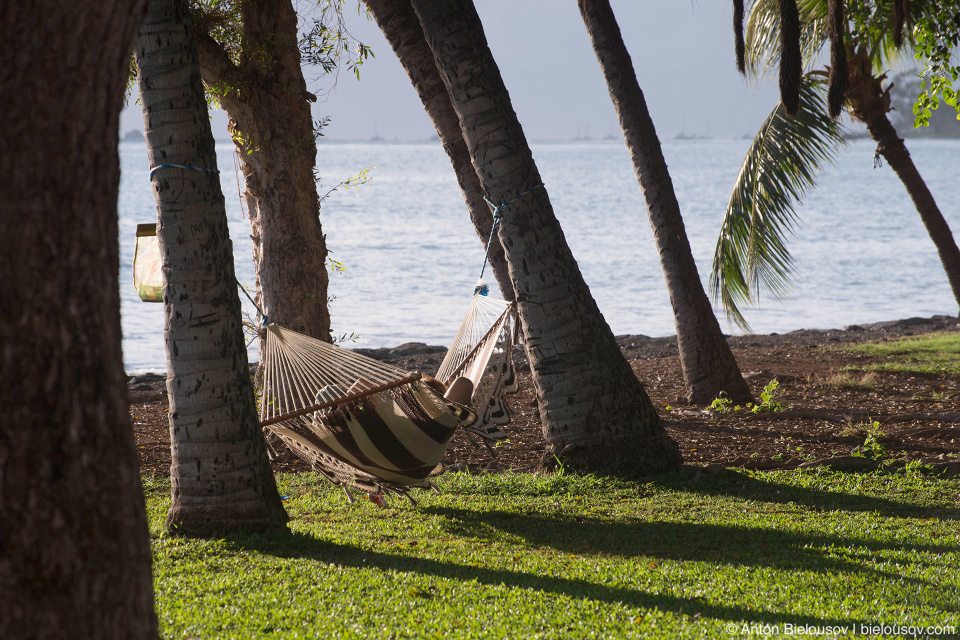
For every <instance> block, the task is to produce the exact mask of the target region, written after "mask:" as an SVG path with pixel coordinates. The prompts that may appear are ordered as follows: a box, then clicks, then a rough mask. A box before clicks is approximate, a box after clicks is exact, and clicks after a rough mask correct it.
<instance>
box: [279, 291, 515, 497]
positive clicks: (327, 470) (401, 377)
mask: <svg viewBox="0 0 960 640" xmlns="http://www.w3.org/2000/svg"><path fill="white" fill-rule="evenodd" d="M266 331H267V337H266V341H265V350H264V354H263V358H262V361H263V366H264V375H263V396H262V398H261V408H260V421H261V423H262V424H263V425H264V427H265V428H266V429H269V430H271V431H272V432H273V433H275V434H276V435H277V436H279V437H280V438H281V439H282V440H283V441H284V443H285V444H286V445H287V446H288V447H289V448H290V449H291V450H292V451H293V452H294V453H296V454H297V455H298V456H299V457H301V458H303V459H304V460H305V461H307V462H308V463H310V464H311V465H313V467H314V468H315V469H317V470H318V471H320V472H321V473H323V474H324V475H325V476H326V477H327V478H328V479H329V480H331V481H332V482H333V483H335V484H338V485H341V486H344V487H345V488H349V487H354V488H357V489H360V490H362V491H365V492H367V493H369V494H375V495H380V494H382V493H383V492H384V491H385V490H386V491H390V492H394V493H402V494H405V493H406V490H407V488H409V487H412V486H416V487H429V486H431V485H430V482H429V480H428V477H429V476H430V475H432V474H433V473H434V472H435V471H436V469H437V467H438V465H439V464H440V461H441V459H442V458H443V454H444V452H445V451H446V448H447V445H448V444H449V442H450V438H451V437H453V434H454V432H455V430H456V428H457V427H458V426H459V427H464V428H465V429H468V430H470V431H472V432H473V433H474V434H475V435H479V436H482V437H484V438H488V439H496V438H499V437H504V434H503V432H502V431H500V429H499V428H498V427H497V426H496V425H498V424H505V423H506V422H508V421H509V412H508V411H507V409H506V405H505V403H503V401H502V398H501V396H502V394H503V393H510V392H512V391H516V376H515V374H514V369H513V360H512V358H511V351H512V349H513V345H514V342H515V336H516V320H515V316H514V313H513V306H512V305H510V304H508V303H506V302H504V301H502V300H491V299H487V298H486V296H482V295H475V296H474V297H473V299H472V301H471V305H470V308H469V310H468V312H467V314H466V317H465V318H464V321H463V323H462V324H461V326H460V330H459V331H458V332H457V335H456V337H455V339H454V342H453V346H451V348H450V349H449V351H448V352H447V356H446V357H445V359H444V361H443V363H442V364H441V367H440V370H439V371H438V372H437V375H436V376H435V377H436V379H437V380H440V381H441V382H443V383H444V384H449V383H450V382H452V381H453V380H455V379H457V378H459V377H465V378H468V379H469V380H471V382H472V383H473V385H474V391H473V396H472V398H471V401H470V403H469V404H470V406H466V405H462V404H458V403H456V402H453V401H451V400H447V399H446V398H444V397H443V395H442V390H438V389H436V388H434V387H433V386H431V385H430V384H428V383H427V382H426V381H425V380H423V379H422V378H421V375H420V373H419V372H410V371H406V370H404V369H401V368H399V367H395V366H391V365H389V364H386V363H383V362H380V361H378V360H374V359H372V358H369V357H367V356H364V355H361V354H359V353H356V352H353V351H350V350H347V349H342V348H340V347H336V346H334V345H331V344H329V343H326V342H322V341H320V340H316V339H314V338H310V337H308V336H305V335H302V334H299V333H297V332H295V331H290V330H287V329H283V328H282V327H280V326H278V325H276V324H271V325H269V326H268V327H267V328H266ZM348 493H349V491H348Z"/></svg>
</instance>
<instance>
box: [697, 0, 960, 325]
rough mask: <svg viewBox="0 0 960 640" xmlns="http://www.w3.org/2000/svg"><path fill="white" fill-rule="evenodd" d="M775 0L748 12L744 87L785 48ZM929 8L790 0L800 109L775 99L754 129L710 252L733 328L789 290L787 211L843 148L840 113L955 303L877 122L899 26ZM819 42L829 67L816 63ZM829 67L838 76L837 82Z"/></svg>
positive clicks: (927, 198)
mask: <svg viewBox="0 0 960 640" xmlns="http://www.w3.org/2000/svg"><path fill="white" fill-rule="evenodd" d="M781 3H782V0H756V1H755V2H753V3H752V5H751V6H750V9H749V17H748V20H747V27H746V33H745V37H744V60H743V62H744V69H745V72H746V75H747V76H748V77H749V78H751V79H752V80H753V81H759V80H761V79H764V78H766V77H767V76H768V75H769V74H770V73H771V72H772V71H774V70H776V69H778V68H779V66H780V64H781V58H782V55H783V54H782V52H783V51H785V50H787V49H789V43H785V42H784V39H783V38H782V37H781V33H780V24H781V17H780V16H781V10H782V7H781V6H780V5H781ZM905 7H906V8H905ZM935 8H936V7H935V3H933V2H930V1H929V0H913V1H912V2H908V3H905V2H903V0H856V1H853V2H847V3H846V6H843V3H842V2H841V0H798V2H797V9H798V13H799V17H800V37H799V48H800V51H801V55H802V59H803V67H804V70H805V72H804V74H803V76H802V78H801V82H800V87H799V96H800V99H799V108H798V109H797V110H796V114H795V115H793V116H792V117H791V116H788V114H787V113H786V110H785V108H784V104H783V103H784V99H781V102H780V103H779V104H778V105H777V106H776V108H775V109H774V110H773V112H772V113H771V114H770V116H769V117H768V118H767V119H766V120H765V121H764V123H763V125H762V126H761V128H760V131H759V132H758V133H757V135H756V137H755V138H754V140H753V142H752V144H751V145H750V148H749V149H748V151H747V154H746V156H745V157H744V160H743V163H742V164H741V167H740V172H739V174H738V176H737V179H736V182H735V184H734V188H733V192H732V194H731V196H730V201H729V203H728V205H727V210H726V213H725V216H724V220H723V225H722V227H721V231H720V237H719V238H718V240H717V246H716V250H715V253H714V260H713V268H712V273H711V277H710V281H711V289H712V293H713V296H714V299H718V300H720V301H721V302H722V303H723V306H724V309H725V310H726V313H727V318H728V319H729V320H731V321H732V322H735V323H736V324H738V325H739V326H740V327H742V328H744V329H749V325H748V323H747V322H746V320H745V318H744V316H743V312H742V311H741V309H742V307H743V306H745V305H748V304H752V303H753V302H755V301H756V300H757V299H758V298H759V292H760V290H761V289H763V290H764V291H765V292H767V294H769V295H771V296H772V297H774V298H775V299H777V298H782V297H783V296H784V295H785V294H786V292H787V291H788V289H789V286H790V283H791V279H792V275H793V266H792V260H791V256H790V253H789V251H788V249H787V238H788V237H789V235H791V234H792V233H793V231H794V229H795V228H796V223H797V222H798V221H799V219H798V217H797V213H796V211H795V209H794V207H795V205H796V204H797V203H799V202H800V201H801V200H802V198H803V196H804V195H805V194H806V192H807V191H808V190H809V189H811V188H813V187H814V186H816V177H817V176H818V175H819V173H820V172H821V171H822V170H823V169H824V168H825V166H826V165H828V164H831V163H833V161H834V160H835V159H836V157H837V156H838V154H839V153H840V151H841V150H842V149H843V148H844V145H845V142H844V130H843V127H842V126H841V125H840V124H839V123H838V122H836V121H835V120H833V119H832V118H831V113H832V114H833V115H834V116H836V115H838V113H839V111H840V108H841V107H842V108H843V109H845V110H846V111H847V112H848V114H849V115H850V116H851V118H852V119H854V120H858V121H861V122H863V123H864V124H865V125H866V126H867V130H868V131H869V133H870V136H871V137H872V138H873V139H874V140H875V141H876V142H877V155H878V157H879V156H880V155H882V156H883V157H884V159H885V160H886V161H887V164H888V165H889V166H890V167H891V168H893V170H894V171H895V172H896V173H897V176H898V177H899V178H900V180H901V181H902V182H903V183H904V186H905V187H906V188H907V191H908V192H909V194H910V196H911V198H912V199H913V201H914V204H915V206H916V208H917V212H918V213H919V214H920V216H921V218H922V219H923V222H924V224H925V226H926V227H927V230H928V232H929V233H930V236H931V239H932V240H933V241H934V244H935V245H936V246H937V250H938V252H939V254H940V258H941V261H942V262H943V265H944V269H945V270H946V272H947V277H948V280H949V281H950V285H951V287H952V290H953V293H954V297H955V298H956V299H957V301H958V304H960V250H958V249H957V245H956V242H955V241H954V239H953V235H952V233H951V232H950V229H949V227H948V226H947V224H946V221H945V220H944V219H943V216H942V214H941V213H940V211H939V209H938V208H937V205H936V202H935V201H934V200H933V196H932V195H930V192H929V190H928V189H927V187H926V185H925V184H924V183H923V179H922V178H921V177H920V174H919V173H918V172H917V170H916V167H915V166H914V165H913V162H912V161H911V160H910V155H909V153H908V152H907V150H906V147H904V145H903V140H901V139H900V137H899V136H898V135H897V132H896V130H895V129H894V128H893V126H892V125H891V124H890V121H889V119H888V118H887V116H886V114H887V112H889V110H890V96H889V90H890V84H889V83H886V86H884V85H885V83H884V81H885V80H886V75H885V73H884V69H885V68H889V65H891V64H892V63H893V62H894V60H895V59H896V58H898V57H900V56H902V55H903V54H904V53H905V51H906V50H908V49H909V50H912V49H913V47H914V42H913V39H912V35H911V30H910V29H909V28H907V29H904V28H903V26H904V24H905V25H906V26H907V27H909V26H910V25H912V24H913V19H914V18H917V17H922V16H923V15H925V14H926V13H927V12H930V11H933V10H935ZM736 27H737V25H735V28H736ZM828 44H829V48H830V56H829V58H830V61H831V64H830V65H822V60H823V59H824V57H825V56H824V49H825V48H826V47H827V45H828ZM738 49H739V46H738ZM821 65H822V66H821ZM838 70H845V73H842V74H840V77H838ZM781 75H782V74H781ZM781 87H782V83H781Z"/></svg>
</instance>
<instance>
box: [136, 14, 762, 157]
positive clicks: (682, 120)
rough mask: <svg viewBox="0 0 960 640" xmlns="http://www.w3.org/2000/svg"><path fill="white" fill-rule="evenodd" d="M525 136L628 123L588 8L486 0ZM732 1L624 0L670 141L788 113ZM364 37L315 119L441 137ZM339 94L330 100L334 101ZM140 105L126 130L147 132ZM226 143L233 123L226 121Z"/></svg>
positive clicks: (360, 24)
mask: <svg viewBox="0 0 960 640" xmlns="http://www.w3.org/2000/svg"><path fill="white" fill-rule="evenodd" d="M474 2H475V4H476V7H477V10H478V12H479V14H480V18H481V19H482V21H483V25H484V31H485V34H486V37H487V41H488V42H489V44H490V48H491V50H492V51H493V55H494V58H495V59H496V61H497V64H498V66H499V67H500V72H501V74H502V75H503V78H504V82H505V83H506V85H507V89H508V90H509V92H510V96H511V99H512V101H513V106H514V108H515V109H516V111H517V114H518V116H519V118H520V122H521V124H522V125H523V128H524V132H525V133H526V135H527V138H528V139H530V140H547V139H569V138H573V137H575V136H587V137H593V138H603V137H606V136H609V135H616V136H619V135H620V132H619V127H618V125H617V120H616V115H615V113H614V110H613V106H612V104H611V103H610V98H609V95H608V93H607V89H606V86H605V84H604V81H603V76H602V74H601V73H600V67H599V65H598V64H597V61H596V57H595V56H594V54H593V50H592V48H591V46H590V40H589V38H588V37H587V33H586V30H585V28H584V26H583V22H582V21H581V20H580V14H579V13H578V11H577V3H576V0H474ZM731 4H732V3H731V0H612V5H613V9H614V11H615V13H616V15H617V19H618V21H619V23H620V29H621V31H622V32H623V36H624V40H625V41H626V44H627V48H628V50H629V51H630V55H631V57H632V58H633V65H634V68H635V69H636V72H637V77H638V79H639V81H640V86H641V88H642V89H643V92H644V95H645V96H646V100H647V104H648V107H649V109H650V112H651V115H652V117H653V121H654V124H655V125H656V127H657V132H658V134H659V135H660V137H661V138H662V139H666V138H672V137H674V136H675V135H677V134H678V133H680V132H685V133H687V134H693V135H710V136H712V137H715V138H735V137H740V136H743V135H744V134H749V135H750V136H751V137H752V135H753V134H754V133H755V132H756V130H757V128H758V127H759V125H760V123H761V122H762V121H763V119H764V118H765V117H766V116H767V114H769V112H770V110H771V109H772V108H773V106H774V105H775V104H776V100H777V93H776V89H775V86H774V83H773V82H771V81H768V82H766V83H765V84H764V85H763V86H762V87H761V88H759V89H757V88H754V87H752V86H750V85H749V83H748V82H747V81H746V80H745V79H743V78H742V77H741V76H740V75H739V74H738V73H737V71H736V67H735V64H734V55H733V33H732V28H731V21H732V7H731ZM348 28H349V29H350V31H351V33H352V34H353V35H354V37H355V38H357V39H358V40H360V41H361V42H363V43H364V44H366V45H368V46H371V47H372V48H373V51H374V54H375V55H376V58H375V59H373V60H370V61H369V62H367V63H366V64H365V65H364V66H363V67H362V69H361V74H360V80H359V81H357V80H356V79H355V78H354V76H353V75H352V74H350V73H348V72H344V73H342V74H341V75H340V78H339V80H338V82H337V83H336V86H335V87H334V88H333V90H332V91H330V83H331V79H330V78H321V79H320V80H318V81H312V79H313V78H314V77H315V76H316V73H315V72H314V70H312V69H310V68H307V69H305V75H306V77H307V78H308V86H309V88H310V89H311V90H312V91H314V92H315V93H317V94H318V95H319V96H320V100H319V101H318V103H317V104H316V105H314V117H315V119H318V120H319V119H320V118H321V117H324V116H329V117H330V118H331V123H330V126H329V127H327V128H326V130H325V134H326V137H327V138H328V139H367V138H370V137H372V136H373V135H374V133H377V134H379V135H380V136H381V137H383V138H385V139H387V140H393V139H398V140H420V139H426V138H428V137H430V136H432V135H433V134H434V130H433V126H432V125H431V124H430V120H429V119H428V118H427V116H426V114H425V113H424V111H423V108H422V106H421V105H420V101H419V99H418V98H417V96H416V93H415V92H414V90H413V88H412V87H411V85H410V82H409V81H408V80H407V77H406V74H405V73H404V72H403V69H402V67H401V66H400V63H399V62H398V61H397V59H396V57H395V56H394V55H393V52H392V51H391V49H390V46H389V45H388V44H387V43H386V41H385V40H384V38H383V36H382V35H381V34H380V31H379V29H378V28H377V26H376V24H375V23H374V22H372V21H367V20H366V19H365V18H362V17H359V16H357V15H356V14H355V13H352V12H351V13H349V14H348ZM328 91H329V93H327V95H325V96H324V95H323V94H324V93H325V92H328ZM142 126H143V124H142V117H141V115H140V113H139V109H138V107H137V105H136V104H132V105H131V108H128V109H126V110H125V112H124V114H123V120H122V130H123V131H126V130H129V129H133V128H141V129H142ZM214 135H215V136H216V137H217V138H225V137H227V134H226V119H225V118H224V117H223V115H222V114H217V115H215V117H214Z"/></svg>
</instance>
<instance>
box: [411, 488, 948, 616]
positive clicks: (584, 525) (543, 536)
mask: <svg viewBox="0 0 960 640" xmlns="http://www.w3.org/2000/svg"><path fill="white" fill-rule="evenodd" d="M424 511H425V512H427V513H431V514H434V515H438V516H441V517H442V518H443V519H444V521H445V523H444V525H443V526H444V527H445V529H446V530H447V531H448V532H449V533H451V534H452V535H458V536H461V537H465V538H474V539H481V540H482V539H484V538H486V539H490V541H491V544H495V543H496V542H495V540H496V539H497V538H498V536H500V534H507V535H509V536H513V537H516V538H520V539H522V540H523V541H524V542H525V543H527V544H529V545H532V546H536V547H546V548H551V549H555V550H557V551H562V552H563V553H570V554H577V555H582V556H591V555H600V556H620V557H624V558H630V557H646V558H651V559H661V560H675V561H683V562H706V563H712V564H717V565H727V566H754V567H762V568H766V569H776V570H781V571H793V572H799V571H814V572H821V573H838V574H851V575H866V576H869V577H872V578H876V579H888V580H894V581H897V582H906V583H909V584H914V585H916V586H918V587H932V586H935V585H933V584H932V583H931V582H929V581H927V580H923V579H919V578H908V577H904V576H902V573H901V572H888V571H883V570H879V569H875V568H872V567H867V566H864V565H863V564H862V563H863V561H864V559H872V556H873V554H874V553H875V552H879V551H882V550H889V549H893V550H898V551H907V552H912V553H934V554H939V553H957V552H958V548H957V547H954V546H947V545H925V544H920V545H916V544H914V545H912V544H903V543H901V542H890V543H881V542H877V541H876V540H872V539H870V538H852V537H847V536H840V535H837V536H823V535H811V534H805V533H796V532H792V531H781V530H777V529H765V528H760V527H747V526H735V525H718V524H703V523H689V522H662V521H656V520H640V519H637V520H634V521H632V522H623V521H611V520H608V519H604V518H587V517H576V516H572V517H568V516H563V515H559V516H540V515H529V514H517V513H515V512H508V511H475V510H470V509H462V508H457V507H434V506H431V507H426V508H425V509H424ZM829 548H834V549H836V551H835V554H837V555H840V554H848V555H847V558H849V559H844V558H838V557H830V556H828V553H829V552H828V550H827V549H829ZM851 548H852V549H856V550H858V551H857V556H856V557H854V556H852V555H849V554H850V552H849V549H851ZM949 610H951V611H953V610H955V609H954V608H953V607H951V608H949Z"/></svg>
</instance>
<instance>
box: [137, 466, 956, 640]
mask: <svg viewBox="0 0 960 640" xmlns="http://www.w3.org/2000/svg"><path fill="white" fill-rule="evenodd" d="M280 480H281V484H280V489H281V493H283V494H284V495H287V496H289V499H288V501H287V503H286V505H287V510H288V512H289V513H290V515H291V518H292V521H291V523H290V530H291V534H287V535H280V534H273V535H256V536H254V535H247V536H233V537H229V538H226V539H221V540H195V539H188V538H176V537H170V536H169V535H166V534H164V533H162V532H161V531H162V529H161V524H162V523H161V520H162V516H163V514H165V512H166V504H167V500H168V499H169V498H168V493H169V488H168V487H167V489H166V490H164V489H163V487H162V486H151V487H150V488H149V489H150V490H149V491H148V493H147V499H148V503H149V512H150V514H151V518H152V523H151V524H152V530H153V531H154V539H153V549H154V573H155V581H156V593H157V608H158V612H159V615H160V620H161V627H162V635H163V637H166V638H186V637H189V638H224V637H243V638H267V637H269V638H295V637H296V638H330V637H332V638H370V637H377V638H401V637H410V638H431V637H445V638H533V637H544V638H569V637H576V638H581V637H584V638H589V637H597V638H614V637H617V638H619V637H723V636H725V635H726V633H725V629H726V627H727V625H730V624H734V625H738V626H739V625H742V624H745V623H746V624H754V623H761V624H771V625H779V626H780V627H781V628H783V626H784V625H787V624H793V625H802V624H805V625H844V624H849V625H853V624H924V625H926V624H941V625H946V624H953V625H954V626H955V627H956V628H957V629H958V630H960V613H958V611H957V608H956V602H955V597H954V594H956V593H957V592H958V591H960V575H958V574H957V572H956V571H955V570H954V568H955V567H956V566H958V565H960V539H958V536H960V531H958V526H957V525H958V521H960V508H958V507H957V505H958V504H960V481H956V480H948V481H941V480H936V479H934V478H931V477H928V476H926V475H924V474H921V473H913V472H905V471H903V470H901V471H899V472H897V473H893V472H886V471H881V472H878V473H871V474H841V473H836V472H832V471H829V470H826V469H818V470H806V471H803V472H767V473H763V472H749V471H743V470H737V471H733V470H728V471H723V472H720V473H716V474H712V475H706V476H701V477H697V478H695V479H691V476H690V475H680V474H678V475H673V476H668V477H665V478H663V479H660V480H657V481H655V482H629V481H622V480H612V479H607V478H598V477H595V476H575V475H569V474H568V475H563V474H549V475H531V474H496V475H486V476H470V475H466V474H452V475H448V476H442V477H441V478H439V480H438V484H439V485H440V486H441V489H442V491H443V493H441V494H433V493H425V492H423V493H419V494H417V497H418V500H419V502H420V504H419V506H418V507H412V506H411V505H410V504H409V503H407V502H403V501H392V502H391V503H389V505H388V507H387V508H385V509H380V508H377V507H375V506H374V505H372V504H371V503H368V502H366V501H360V502H357V503H355V504H352V505H351V504H349V503H348V502H347V501H346V498H345V496H344V494H343V493H342V492H341V491H339V490H337V489H335V488H333V487H330V486H329V485H327V484H326V483H324V482H321V481H319V480H318V479H317V478H316V476H314V475H312V474H298V475H287V476H282V477H281V478H280Z"/></svg>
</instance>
